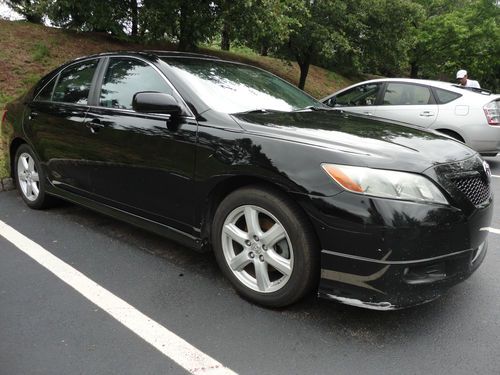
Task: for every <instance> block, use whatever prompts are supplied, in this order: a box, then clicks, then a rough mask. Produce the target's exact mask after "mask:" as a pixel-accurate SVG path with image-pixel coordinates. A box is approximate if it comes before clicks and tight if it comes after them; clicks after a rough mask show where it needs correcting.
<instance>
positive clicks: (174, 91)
mask: <svg viewBox="0 0 500 375" xmlns="http://www.w3.org/2000/svg"><path fill="white" fill-rule="evenodd" d="M105 57H106V58H108V62H107V64H106V67H105V69H106V70H105V71H104V75H103V78H104V76H105V75H106V71H107V69H108V66H109V61H110V60H111V59H113V58H124V57H125V58H129V59H136V60H139V61H142V62H144V63H146V64H147V65H149V66H151V67H152V68H153V69H154V70H155V71H156V72H157V73H158V74H159V75H160V76H161V77H162V78H163V80H164V81H165V82H166V83H167V85H168V86H169V87H170V88H171V89H172V91H173V93H174V94H175V96H174V97H176V99H180V100H181V102H182V105H183V106H184V110H185V111H186V112H187V114H188V115H187V116H185V117H187V118H196V116H195V115H194V113H193V112H192V111H191V109H190V108H189V106H188V105H187V103H186V102H185V100H184V98H183V97H182V95H181V94H180V93H179V91H177V89H176V88H175V87H174V85H172V83H171V82H170V81H169V79H168V78H167V77H166V76H165V74H164V73H163V72H162V71H161V70H160V69H158V67H156V66H155V65H153V64H152V63H151V62H149V61H147V60H146V59H144V58H142V57H139V56H131V55H121V54H120V55H109V56H105ZM102 83H103V82H100V88H101V89H102ZM97 95H98V98H99V96H100V91H99V92H98V93H97ZM90 107H91V108H93V107H97V108H106V109H115V110H124V111H131V112H134V113H139V112H136V111H134V110H132V109H121V108H109V107H104V106H90Z"/></svg>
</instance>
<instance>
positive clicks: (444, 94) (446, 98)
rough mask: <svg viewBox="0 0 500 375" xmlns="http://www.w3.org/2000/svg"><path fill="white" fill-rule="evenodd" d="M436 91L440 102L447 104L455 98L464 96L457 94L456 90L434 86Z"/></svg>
mask: <svg viewBox="0 0 500 375" xmlns="http://www.w3.org/2000/svg"><path fill="white" fill-rule="evenodd" d="M434 93H435V94H436V98H437V100H438V102H439V104H446V103H449V102H452V101H453V100H455V99H457V98H460V97H461V96H462V95H461V94H457V93H456V92H452V91H448V90H443V89H438V88H434Z"/></svg>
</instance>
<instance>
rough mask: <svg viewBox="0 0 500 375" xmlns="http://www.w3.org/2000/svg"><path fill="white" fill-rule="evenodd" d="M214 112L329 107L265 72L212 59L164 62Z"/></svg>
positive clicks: (171, 59)
mask: <svg viewBox="0 0 500 375" xmlns="http://www.w3.org/2000/svg"><path fill="white" fill-rule="evenodd" d="M163 60H164V61H165V62H167V63H168V64H169V65H170V66H171V68H172V69H173V70H174V71H175V73H176V74H177V75H178V76H179V77H180V78H182V79H183V80H184V81H185V82H187V83H188V84H189V86H190V87H191V88H192V89H193V90H194V91H195V92H196V94H197V95H198V96H200V98H201V99H202V100H203V101H204V102H205V103H207V105H208V106H209V107H211V108H212V109H214V110H216V111H219V112H224V113H240V112H250V111H286V112H289V111H294V110H298V109H302V108H306V107H312V108H314V107H321V108H323V107H325V106H324V105H323V104H322V103H320V102H318V101H317V100H316V99H314V98H312V97H311V96H309V95H307V94H306V93H305V92H303V91H302V90H299V89H298V88H296V87H295V86H293V85H291V84H289V83H288V82H286V81H284V80H282V79H281V78H278V77H276V76H274V75H273V74H270V73H268V72H266V71H264V70H261V69H257V68H253V67H250V66H247V65H241V64H235V63H230V62H223V61H216V60H209V59H206V60H204V59H179V58H167V57H165V58H163Z"/></svg>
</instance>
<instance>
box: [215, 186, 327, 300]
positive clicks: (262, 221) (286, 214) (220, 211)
mask: <svg viewBox="0 0 500 375" xmlns="http://www.w3.org/2000/svg"><path fill="white" fill-rule="evenodd" d="M253 211H255V212H257V214H256V215H257V216H256V217H257V218H258V220H257V222H258V226H257V227H258V228H260V229H262V232H261V235H262V238H261V239H259V238H256V237H254V236H253V235H252V233H253V231H252V230H251V229H250V227H252V225H251V224H250V225H249V224H247V219H246V218H247V213H249V214H250V213H251V212H253ZM250 216H251V215H250ZM226 221H227V223H226ZM233 221H234V225H235V226H236V227H238V228H239V229H240V227H241V228H243V230H242V232H238V233H239V234H245V235H247V236H248V238H251V239H252V241H250V240H247V241H246V242H245V241H236V240H234V239H233V237H232V236H233V235H228V234H227V233H223V228H224V225H225V223H226V224H231V223H232V222H233ZM275 224H277V226H275ZM263 226H264V227H267V228H266V230H265V231H264V229H263ZM273 226H275V227H274V229H277V230H276V231H275V233H280V235H279V236H276V237H274V236H272V235H271V233H272V232H271V231H270V230H269V229H270V228H271V227H273ZM245 228H246V229H245ZM281 229H284V231H281ZM245 230H246V232H245ZM282 237H283V238H282ZM238 238H240V237H238ZM242 238H245V237H242ZM255 238H256V239H255ZM276 238H282V239H280V240H276ZM273 239H274V241H275V242H274V244H272V243H273ZM259 240H260V242H258V241H259ZM267 240H269V242H268V245H269V246H266V243H265V242H266V241H267ZM240 242H245V245H239V243H240ZM212 245H213V248H214V252H215V256H216V259H217V262H218V264H219V267H220V268H221V270H222V272H223V273H224V275H225V276H226V277H227V278H228V279H229V280H230V282H231V283H232V285H233V287H234V288H235V289H236V291H237V292H238V293H239V294H240V295H241V296H243V297H244V298H246V299H248V300H250V301H252V302H254V303H257V304H259V305H262V306H266V307H284V306H287V305H290V304H292V303H295V302H297V301H298V300H299V299H301V298H303V297H305V296H306V295H307V294H309V293H310V292H311V291H312V289H313V288H316V287H317V283H318V280H319V271H320V266H319V247H318V245H317V240H316V236H315V234H314V231H313V229H312V226H311V224H310V223H309V221H308V220H307V218H306V217H305V214H304V213H303V211H302V210H301V209H300V207H298V205H297V204H296V203H294V202H293V201H292V200H291V199H289V198H288V197H287V196H285V195H284V194H281V193H280V192H278V191H275V190H274V189H271V188H269V187H264V186H249V187H244V188H241V189H238V190H236V191H234V192H233V193H231V194H230V195H228V196H227V197H226V198H225V199H224V200H223V201H222V203H221V204H220V205H219V207H218V208H217V211H216V213H215V217H214V221H213V227H212ZM259 246H261V248H258V247H259ZM252 254H253V257H252ZM238 255H241V258H240V259H242V260H243V263H241V264H242V265H244V268H242V269H241V270H233V269H232V268H231V266H230V265H229V262H230V261H236V260H237V259H236V258H237V256H238ZM257 257H258V258H257ZM247 258H248V259H247ZM274 259H278V260H279V263H276V262H275V261H274ZM247 262H248V264H247ZM260 262H261V263H260ZM233 264H234V263H233ZM245 264H246V265H245ZM273 264H276V265H278V266H279V265H280V264H284V267H285V268H282V269H285V272H282V271H279V270H278V268H274V267H275V266H273ZM242 267H243V266H242ZM279 268H281V267H279ZM258 269H259V270H260V272H259V274H260V275H264V277H260V278H259V277H257V273H258V272H257V270H258ZM262 270H266V272H263V271H262ZM252 271H253V274H252ZM286 273H289V275H286ZM266 274H267V278H266V277H265V275H266ZM252 277H253V278H252ZM263 279H265V280H267V281H270V283H267V282H266V281H264V282H261V284H260V285H258V284H259V280H261V281H262V280H263ZM263 285H268V286H269V288H267V290H266V288H265V287H262V286H263ZM257 289H259V290H257Z"/></svg>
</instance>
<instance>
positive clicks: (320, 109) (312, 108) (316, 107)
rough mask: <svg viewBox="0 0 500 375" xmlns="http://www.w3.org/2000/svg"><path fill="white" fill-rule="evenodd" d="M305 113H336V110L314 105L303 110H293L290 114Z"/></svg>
mask: <svg viewBox="0 0 500 375" xmlns="http://www.w3.org/2000/svg"><path fill="white" fill-rule="evenodd" d="M307 111H338V109H337V108H331V107H326V106H325V107H318V106H315V105H308V106H307V107H304V108H299V109H294V110H293V111H292V112H307Z"/></svg>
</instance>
